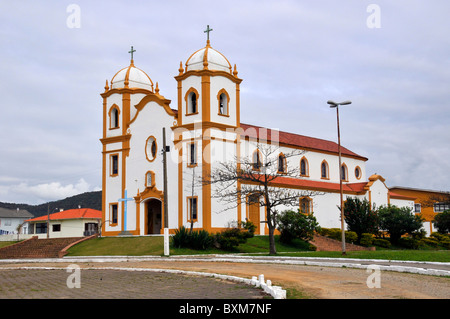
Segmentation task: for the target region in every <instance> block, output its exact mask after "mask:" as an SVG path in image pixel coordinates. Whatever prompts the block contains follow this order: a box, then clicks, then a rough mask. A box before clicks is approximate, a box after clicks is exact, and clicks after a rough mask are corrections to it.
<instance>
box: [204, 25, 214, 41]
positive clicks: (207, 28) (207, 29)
mask: <svg viewBox="0 0 450 319" xmlns="http://www.w3.org/2000/svg"><path fill="white" fill-rule="evenodd" d="M211 31H213V29H210V28H209V24H208V25H207V27H206V30H205V31H203V33H206V34H207V38H206V40H207V42H209V33H210V32H211Z"/></svg>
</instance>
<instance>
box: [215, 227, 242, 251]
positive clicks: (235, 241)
mask: <svg viewBox="0 0 450 319" xmlns="http://www.w3.org/2000/svg"><path fill="white" fill-rule="evenodd" d="M247 236H248V234H247V231H242V230H241V229H240V228H229V229H227V230H224V231H222V232H220V233H217V234H216V235H215V236H214V240H215V244H216V246H217V247H218V248H220V249H223V250H233V249H234V248H235V247H237V246H239V244H243V243H245V242H246V241H247V238H248V237H247Z"/></svg>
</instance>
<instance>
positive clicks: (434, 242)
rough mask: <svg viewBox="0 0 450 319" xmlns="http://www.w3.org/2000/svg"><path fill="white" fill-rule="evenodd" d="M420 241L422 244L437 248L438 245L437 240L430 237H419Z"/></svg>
mask: <svg viewBox="0 0 450 319" xmlns="http://www.w3.org/2000/svg"><path fill="white" fill-rule="evenodd" d="M420 243H421V244H423V245H427V246H430V247H433V248H437V247H438V246H439V241H437V240H436V239H432V238H422V239H420Z"/></svg>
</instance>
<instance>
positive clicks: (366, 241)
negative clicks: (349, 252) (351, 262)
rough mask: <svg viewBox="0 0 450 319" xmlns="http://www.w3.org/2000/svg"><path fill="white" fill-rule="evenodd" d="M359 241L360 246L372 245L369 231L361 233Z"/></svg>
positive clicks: (371, 236)
mask: <svg viewBox="0 0 450 319" xmlns="http://www.w3.org/2000/svg"><path fill="white" fill-rule="evenodd" d="M359 243H360V244H361V245H362V246H365V247H369V246H372V244H373V235H372V234H370V233H363V234H362V235H361V240H360V241H359Z"/></svg>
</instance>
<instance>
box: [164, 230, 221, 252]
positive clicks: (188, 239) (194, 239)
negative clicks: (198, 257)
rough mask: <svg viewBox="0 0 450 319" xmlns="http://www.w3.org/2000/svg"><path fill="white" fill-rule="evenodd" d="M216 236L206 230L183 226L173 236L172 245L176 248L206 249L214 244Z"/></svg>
mask: <svg viewBox="0 0 450 319" xmlns="http://www.w3.org/2000/svg"><path fill="white" fill-rule="evenodd" d="M213 243H214V238H213V236H211V235H210V234H209V233H208V232H207V231H206V230H203V229H201V230H193V231H192V232H191V231H190V230H187V229H186V228H185V227H184V226H181V227H180V228H179V229H177V230H176V231H175V234H174V235H173V236H172V245H173V247H175V248H191V249H196V250H206V249H209V248H211V247H212V246H213Z"/></svg>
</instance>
